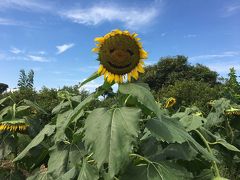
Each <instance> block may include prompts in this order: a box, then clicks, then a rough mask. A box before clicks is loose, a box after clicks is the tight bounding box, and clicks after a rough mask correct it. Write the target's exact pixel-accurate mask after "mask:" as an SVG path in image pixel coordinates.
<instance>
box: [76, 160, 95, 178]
mask: <svg viewBox="0 0 240 180" xmlns="http://www.w3.org/2000/svg"><path fill="white" fill-rule="evenodd" d="M90 179H91V180H98V179H99V174H98V170H97V168H96V167H94V166H92V165H90V164H89V163H88V162H87V161H86V160H85V159H84V160H83V164H82V167H81V170H80V173H79V176H78V180H90Z"/></svg>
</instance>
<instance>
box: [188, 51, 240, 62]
mask: <svg viewBox="0 0 240 180" xmlns="http://www.w3.org/2000/svg"><path fill="white" fill-rule="evenodd" d="M238 55H240V52H239V51H225V52H223V53H219V54H204V55H199V56H192V57H190V58H189V60H192V61H197V60H207V59H216V58H226V57H234V56H238Z"/></svg>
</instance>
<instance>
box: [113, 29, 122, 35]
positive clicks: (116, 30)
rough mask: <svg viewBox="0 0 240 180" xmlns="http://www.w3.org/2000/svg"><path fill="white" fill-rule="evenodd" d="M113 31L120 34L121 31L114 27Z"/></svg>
mask: <svg viewBox="0 0 240 180" xmlns="http://www.w3.org/2000/svg"><path fill="white" fill-rule="evenodd" d="M114 31H115V32H116V33H117V34H122V31H121V30H119V29H115V30H114Z"/></svg>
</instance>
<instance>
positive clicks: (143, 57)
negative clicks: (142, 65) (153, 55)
mask: <svg viewBox="0 0 240 180" xmlns="http://www.w3.org/2000/svg"><path fill="white" fill-rule="evenodd" d="M147 57H148V53H147V52H146V51H144V50H143V49H141V50H140V58H141V59H147Z"/></svg>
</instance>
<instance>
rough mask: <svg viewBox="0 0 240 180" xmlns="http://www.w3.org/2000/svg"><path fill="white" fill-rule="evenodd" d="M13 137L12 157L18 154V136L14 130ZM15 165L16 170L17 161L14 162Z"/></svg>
mask: <svg viewBox="0 0 240 180" xmlns="http://www.w3.org/2000/svg"><path fill="white" fill-rule="evenodd" d="M13 137H14V145H15V149H14V159H15V158H16V157H17V156H18V136H17V132H14V134H13ZM14 166H15V170H17V163H16V162H15V163H14Z"/></svg>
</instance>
